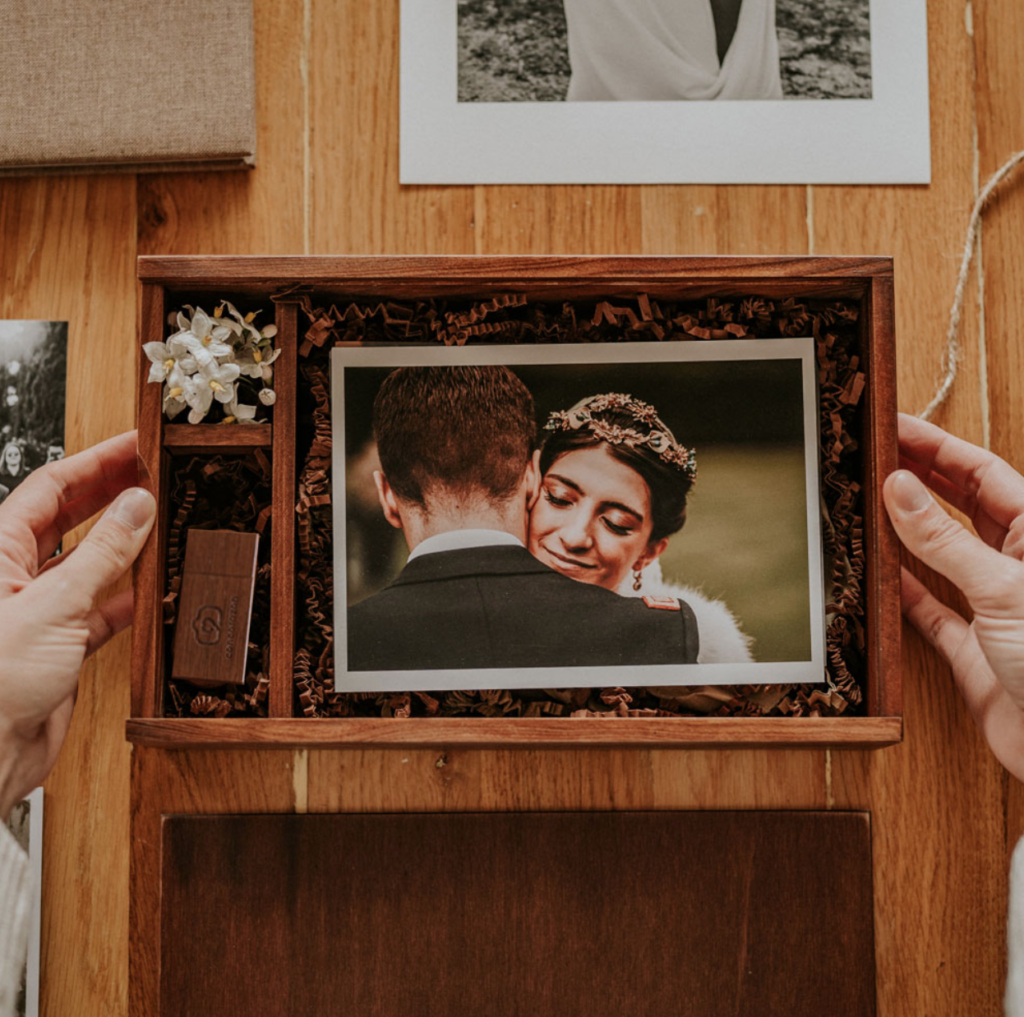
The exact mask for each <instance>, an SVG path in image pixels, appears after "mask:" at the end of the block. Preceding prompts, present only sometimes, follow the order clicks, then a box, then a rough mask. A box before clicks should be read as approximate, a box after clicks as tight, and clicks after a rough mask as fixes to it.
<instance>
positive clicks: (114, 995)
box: [0, 176, 136, 1017]
mask: <svg viewBox="0 0 1024 1017" xmlns="http://www.w3.org/2000/svg"><path fill="white" fill-rule="evenodd" d="M134 209H135V180H134V178H133V177H110V176H107V177H87V176H84V177H73V178H68V177H53V178H49V179H46V180H31V179H29V180H3V181H0V316H3V317H5V318H45V319H55V320H67V321H68V322H69V327H68V372H67V377H68V387H67V398H68V402H67V414H66V420H67V431H66V434H67V450H68V452H69V453H70V452H76V451H78V450H80V449H82V448H86V447H87V446H89V445H92V444H95V443H96V442H98V441H101V440H102V439H104V438H108V437H110V436H111V435H114V434H118V433H120V432H122V431H126V430H128V429H130V428H131V427H133V426H134V423H135V406H134V393H135V372H136V358H135V343H136V338H135V332H136V321H135V266H134V261H133V259H134V254H135V251H134V244H133V239H132V238H133V236H134V229H135V223H134ZM87 528H88V527H87V526H82V527H80V528H79V529H78V530H77V531H75V533H73V534H72V535H71V536H70V537H69V539H68V540H67V541H66V545H65V546H66V547H72V546H74V544H75V543H76V542H77V541H78V540H79V539H80V538H81V537H82V536H84V534H85V532H86V530H87ZM120 585H121V588H123V586H124V585H126V584H124V583H122V584H120ZM130 651H131V646H130V640H129V637H128V636H127V635H126V634H122V635H120V636H118V637H117V638H115V639H114V640H113V641H112V642H110V643H109V644H108V645H107V646H106V647H104V648H103V649H102V650H101V651H100V652H99V653H97V654H96V655H95V656H94V657H92V658H90V659H89V660H88V661H87V662H86V665H85V667H84V668H83V671H82V681H81V685H80V691H79V695H78V701H77V704H76V707H75V715H74V719H73V721H72V723H71V729H70V731H69V733H68V737H67V740H66V742H65V744H64V748H63V750H62V752H61V755H60V759H59V760H58V762H57V766H56V768H55V769H54V771H53V773H52V774H51V775H50V777H49V779H48V780H47V781H46V784H45V794H46V809H45V813H44V815H45V821H44V825H45V829H44V835H43V836H44V842H45V844H46V851H45V857H44V861H43V882H42V898H43V921H42V956H41V999H40V1012H41V1013H42V1014H44V1015H53V1017H57V1015H63V1014H69V1013H75V1014H83V1015H90V1017H91V1015H93V1014H124V1013H125V1011H126V1006H127V984H126V979H125V975H126V972H127V953H128V943H127V923H128V878H127V877H128V826H127V823H126V821H125V817H126V815H127V810H128V771H129V758H130V752H129V746H128V745H127V744H126V743H125V741H124V737H123V729H124V718H125V717H126V716H127V715H128V710H129V698H130V695H129V680H128V679H129V674H130Z"/></svg>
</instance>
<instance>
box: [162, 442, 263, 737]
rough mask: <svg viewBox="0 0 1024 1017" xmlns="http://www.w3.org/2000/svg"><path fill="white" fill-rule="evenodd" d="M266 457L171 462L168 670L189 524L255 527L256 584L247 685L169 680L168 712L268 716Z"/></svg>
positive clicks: (208, 527)
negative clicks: (208, 685)
mask: <svg viewBox="0 0 1024 1017" xmlns="http://www.w3.org/2000/svg"><path fill="white" fill-rule="evenodd" d="M270 478H271V466H270V457H269V456H268V455H267V453H266V452H264V451H263V450H262V449H255V450H254V451H253V452H252V453H251V454H248V455H244V456H228V455H214V456H209V455H196V456H182V457H176V458H174V459H172V460H171V479H170V485H169V490H170V513H169V516H170V519H171V525H170V529H169V531H168V535H167V592H166V594H165V596H164V625H165V626H166V630H165V633H164V648H165V654H166V673H167V674H171V673H172V671H171V666H172V656H173V647H174V624H175V620H176V616H177V607H178V604H177V601H178V594H179V592H180V590H181V572H182V567H183V565H184V562H185V543H186V534H187V531H188V530H189V529H202V530H240V531H243V532H246V533H254V532H255V533H259V534H260V545H259V553H258V557H257V565H256V588H255V591H254V593H253V607H252V623H251V625H250V626H249V638H250V642H249V645H248V654H247V657H246V676H245V684H244V685H225V686H222V687H219V688H200V687H198V686H196V685H192V684H191V683H190V682H186V681H174V680H173V679H171V680H169V681H168V682H167V686H166V692H165V696H164V715H165V716H167V717H266V716H267V707H268V695H269V692H270V678H269V677H268V670H269V664H270V528H271V525H272V517H271V511H270V510H271V493H270Z"/></svg>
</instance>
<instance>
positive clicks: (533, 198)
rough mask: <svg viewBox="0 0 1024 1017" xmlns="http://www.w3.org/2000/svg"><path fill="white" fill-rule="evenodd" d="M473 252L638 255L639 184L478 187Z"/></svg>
mask: <svg viewBox="0 0 1024 1017" xmlns="http://www.w3.org/2000/svg"><path fill="white" fill-rule="evenodd" d="M475 191H476V199H475V209H476V217H475V220H474V225H475V229H474V233H475V236H476V252H477V253H478V254H495V255H502V256H507V255H514V254H524V255H529V254H541V253H543V254H569V255H574V254H610V255H614V256H619V255H627V254H632V255H638V254H641V253H642V252H643V249H644V234H643V223H642V217H641V208H642V205H641V201H642V198H641V191H642V189H641V188H638V187H579V186H557V187H526V186H523V187H477V188H475Z"/></svg>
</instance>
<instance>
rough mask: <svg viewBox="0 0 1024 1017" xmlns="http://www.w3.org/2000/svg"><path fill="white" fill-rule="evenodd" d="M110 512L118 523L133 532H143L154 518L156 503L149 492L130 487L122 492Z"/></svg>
mask: <svg viewBox="0 0 1024 1017" xmlns="http://www.w3.org/2000/svg"><path fill="white" fill-rule="evenodd" d="M110 511H111V514H112V515H113V516H114V518H115V519H116V520H118V522H122V523H124V524H125V526H127V527H129V528H131V529H133V530H141V529H142V527H143V526H145V525H146V524H147V523H148V522H149V521H150V519H152V518H153V514H154V513H155V512H156V502H155V501H154V500H153V496H152V495H151V494H150V493H149V491H145V490H143V489H142V488H141V487H130V488H128V490H127V491H122V492H121V494H120V495H119V496H118V498H117V501H115V502H114V504H113V505H112V506H111V507H110Z"/></svg>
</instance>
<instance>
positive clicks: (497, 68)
mask: <svg viewBox="0 0 1024 1017" xmlns="http://www.w3.org/2000/svg"><path fill="white" fill-rule="evenodd" d="M869 6H870V4H869V0H777V3H776V15H775V18H776V28H777V31H778V37H779V59H780V63H781V65H782V89H783V92H784V94H785V95H786V97H787V98H799V99H869V98H871V22H870V11H869ZM569 75H570V67H569V50H568V47H567V45H566V28H565V12H564V10H563V7H562V0H459V101H460V102H560V101H562V100H563V99H565V93H566V90H567V89H568V87H569Z"/></svg>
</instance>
